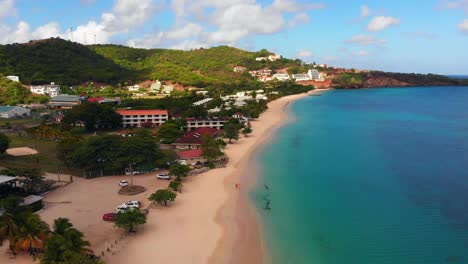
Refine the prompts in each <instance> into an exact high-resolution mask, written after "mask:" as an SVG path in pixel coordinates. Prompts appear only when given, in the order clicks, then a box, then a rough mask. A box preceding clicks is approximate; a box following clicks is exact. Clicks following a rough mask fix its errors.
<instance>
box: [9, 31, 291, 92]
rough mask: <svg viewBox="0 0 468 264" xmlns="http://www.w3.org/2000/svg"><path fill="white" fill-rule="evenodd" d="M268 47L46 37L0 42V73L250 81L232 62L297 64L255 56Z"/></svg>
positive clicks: (72, 78) (59, 79) (67, 78)
mask: <svg viewBox="0 0 468 264" xmlns="http://www.w3.org/2000/svg"><path fill="white" fill-rule="evenodd" d="M268 54H271V53H270V52H268V51H267V50H261V51H259V52H249V51H244V50H240V49H236V48H232V47H227V46H220V47H214V48H210V49H197V50H190V51H182V50H169V49H137V48H130V47H125V46H121V45H90V46H84V45H81V44H78V43H75V42H71V41H66V40H62V39H59V38H51V39H46V40H40V41H31V42H29V43H24V44H10V45H0V74H3V75H19V76H20V78H21V80H22V81H23V82H24V83H26V84H38V83H48V82H52V81H54V82H56V83H58V84H62V85H63V84H65V85H77V84H82V83H84V82H87V81H94V82H98V83H110V84H117V83H125V82H128V83H133V82H137V81H142V80H155V79H158V80H164V81H165V80H168V81H169V80H170V81H174V82H177V83H179V84H182V85H186V86H197V87H205V86H208V85H213V84H222V83H224V84H228V83H236V82H246V81H247V82H249V81H252V78H251V77H250V75H248V74H239V73H234V72H233V71H232V68H233V66H236V65H241V66H246V67H247V68H248V69H259V68H262V67H265V66H268V67H270V68H273V69H275V68H282V67H287V66H294V65H299V64H300V61H295V60H288V59H282V60H279V61H276V62H256V61H255V57H257V56H265V55H268Z"/></svg>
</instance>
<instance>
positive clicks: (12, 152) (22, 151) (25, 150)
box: [6, 147, 38, 156]
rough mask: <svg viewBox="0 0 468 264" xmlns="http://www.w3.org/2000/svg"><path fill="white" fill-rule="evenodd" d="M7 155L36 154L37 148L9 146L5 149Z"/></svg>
mask: <svg viewBox="0 0 468 264" xmlns="http://www.w3.org/2000/svg"><path fill="white" fill-rule="evenodd" d="M6 153H7V154H8V155H12V156H28V155H35V154H37V153H38V152H37V150H35V149H32V148H28V147H21V148H10V149H7V150H6Z"/></svg>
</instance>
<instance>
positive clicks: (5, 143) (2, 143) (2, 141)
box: [0, 133, 10, 154]
mask: <svg viewBox="0 0 468 264" xmlns="http://www.w3.org/2000/svg"><path fill="white" fill-rule="evenodd" d="M9 147H10V138H8V136H7V135H5V134H3V133H0V154H3V153H5V151H6V150H7V149H8V148H9Z"/></svg>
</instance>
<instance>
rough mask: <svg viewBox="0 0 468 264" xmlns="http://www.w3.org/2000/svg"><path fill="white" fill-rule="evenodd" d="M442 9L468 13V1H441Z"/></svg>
mask: <svg viewBox="0 0 468 264" xmlns="http://www.w3.org/2000/svg"><path fill="white" fill-rule="evenodd" d="M441 7H442V8H444V9H461V10H463V11H464V12H465V13H468V0H456V1H448V0H444V1H441Z"/></svg>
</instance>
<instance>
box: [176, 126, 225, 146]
mask: <svg viewBox="0 0 468 264" xmlns="http://www.w3.org/2000/svg"><path fill="white" fill-rule="evenodd" d="M221 134H222V131H221V130H219V129H216V128H209V127H201V128H197V129H194V130H192V131H189V132H187V133H186V134H185V135H184V136H182V137H181V138H179V139H177V140H176V141H175V142H174V143H172V146H174V148H175V149H177V150H189V149H201V145H202V138H203V136H204V135H209V136H212V137H218V136H221Z"/></svg>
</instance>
